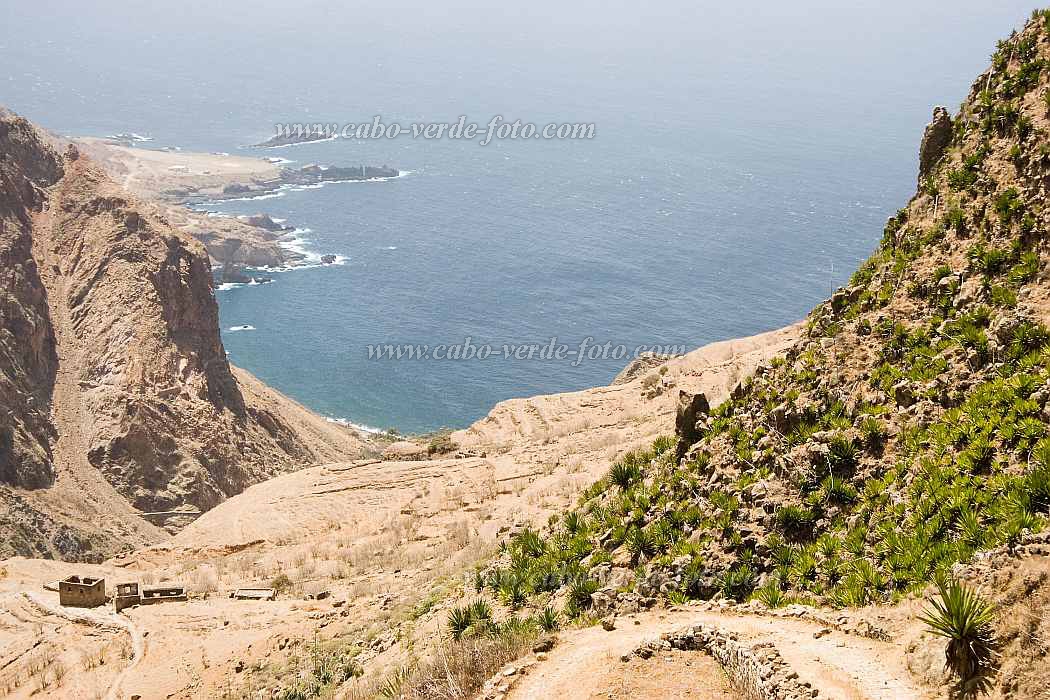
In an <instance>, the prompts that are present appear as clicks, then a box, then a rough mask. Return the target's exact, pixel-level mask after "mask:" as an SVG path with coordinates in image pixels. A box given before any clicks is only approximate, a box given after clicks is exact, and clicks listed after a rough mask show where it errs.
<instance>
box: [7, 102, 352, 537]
mask: <svg viewBox="0 0 1050 700" xmlns="http://www.w3.org/2000/svg"><path fill="white" fill-rule="evenodd" d="M0 155H2V161H0V178H2V181H0V182H2V189H0V224H2V229H0V232H2V239H0V258H2V260H3V263H4V265H3V272H2V274H3V281H4V285H3V296H2V297H0V329H2V330H0V370H2V372H0V397H2V398H3V399H4V405H5V407H7V408H8V409H9V410H8V411H6V412H5V413H6V415H4V416H2V417H0V481H2V482H3V484H5V485H6V486H7V487H9V488H8V489H5V490H4V491H3V492H2V493H3V498H4V501H5V502H6V503H7V504H8V507H7V508H6V513H5V515H4V516H0V517H2V519H3V520H4V521H5V524H6V525H8V526H9V527H10V528H11V531H12V532H13V533H14V537H13V538H12V539H11V540H10V541H9V542H6V543H5V544H4V546H5V547H6V548H7V549H6V551H7V552H15V553H24V554H29V553H43V554H60V555H62V556H67V557H68V556H95V557H97V556H99V555H100V554H101V553H100V552H98V548H99V547H102V548H103V549H110V548H112V547H113V546H115V545H117V544H118V543H119V542H122V541H124V542H126V541H131V542H139V541H141V540H142V539H143V538H145V539H147V540H148V539H155V536H156V535H157V533H156V531H155V530H154V529H153V528H152V527H151V526H148V525H146V524H145V523H142V522H133V523H132V524H131V525H128V523H129V522H132V521H131V520H129V519H128V516H131V513H132V508H133V509H137V510H140V511H166V510H172V509H175V508H179V507H184V506H196V507H197V508H200V509H207V508H211V507H212V506H214V505H216V504H217V503H219V502H221V501H222V500H223V499H225V498H226V497H227V496H229V495H231V494H234V493H238V492H240V491H241V490H243V489H244V488H245V487H246V486H248V485H250V484H252V483H255V482H258V481H261V480H263V479H265V478H267V477H269V476H273V475H274V474H276V473H279V472H281V471H285V470H287V469H290V468H294V467H296V466H302V465H306V464H311V463H316V462H317V461H319V460H320V459H322V458H346V457H348V456H355V455H356V454H358V453H359V452H360V448H361V443H360V442H359V440H358V439H357V438H356V437H355V436H354V435H353V434H352V433H350V432H349V431H345V430H341V429H337V428H335V427H334V426H322V425H320V424H321V423H322V421H320V419H316V421H315V422H314V423H313V425H314V426H315V428H316V429H311V430H310V435H309V438H306V437H304V434H303V430H302V428H303V427H304V426H306V425H307V423H310V421H309V420H307V421H306V422H303V421H302V420H300V421H298V422H296V423H295V424H292V423H290V422H289V421H288V420H286V419H285V418H284V417H283V415H282V410H283V408H284V406H283V404H284V403H288V402H286V400H284V401H281V400H278V401H277V402H276V403H275V402H274V401H273V400H272V399H274V398H275V397H276V396H277V395H276V394H275V393H272V392H271V396H270V399H271V400H270V401H269V402H267V401H256V402H248V401H246V400H245V395H244V392H242V390H241V386H240V385H239V383H238V381H237V379H236V377H235V376H234V374H233V372H232V370H231V367H230V365H229V363H228V361H227V359H226V354H225V351H224V350H223V347H222V342H221V339H220V337H219V328H218V312H217V307H216V304H215V298H214V294H213V291H212V278H211V272H210V269H209V265H208V259H207V257H206V255H205V254H204V253H203V249H202V248H201V246H200V244H198V243H197V242H195V241H193V240H192V239H190V238H188V237H187V236H185V235H183V234H181V233H178V232H176V231H174V230H173V229H172V228H171V227H169V226H168V225H167V223H166V221H165V220H164V219H163V218H162V217H160V216H159V215H157V213H156V210H155V209H153V208H152V207H150V206H144V205H143V204H141V203H140V202H137V201H136V200H134V199H133V198H131V197H130V196H129V195H128V194H127V193H126V192H124V191H123V190H121V189H120V188H119V187H118V186H117V185H115V184H114V183H113V182H111V181H110V180H109V179H108V178H107V177H106V176H105V175H104V174H103V173H102V171H101V170H100V169H99V168H98V167H96V166H95V165H94V164H93V163H92V162H91V161H89V160H88V159H87V158H84V157H81V156H80V154H79V153H78V151H77V150H76V149H75V148H74V147H70V148H68V149H67V151H66V153H65V156H64V157H60V156H59V155H58V154H57V153H56V152H55V151H54V150H53V149H52V148H51V147H50V146H49V145H48V144H47V143H46V142H45V141H44V138H43V136H42V135H41V134H40V133H39V132H38V131H37V130H36V129H35V128H34V127H32V126H31V125H30V124H29V123H28V122H26V121H25V120H23V119H20V118H18V117H14V116H11V115H5V116H2V117H0ZM262 393H265V392H264V391H263V390H262V389H256V390H253V394H254V395H261V394H262ZM299 415H300V417H302V416H301V414H299ZM315 418H316V417H315ZM64 476H65V477H66V478H68V479H74V480H76V481H77V482H78V483H77V486H76V487H73V488H71V490H70V492H69V493H67V494H66V495H68V496H70V497H71V498H72V499H73V501H72V502H66V503H65V506H64V507H62V508H60V509H58V510H57V511H56V509H55V508H53V505H54V504H51V503H48V504H47V507H44V504H45V503H47V502H48V500H49V498H50V496H49V495H48V491H49V490H51V489H54V488H56V487H59V490H60V491H61V490H63V488H62V487H69V486H70V484H68V483H60V482H63V479H64ZM99 476H101V477H102V478H101V479H99V478H98V477H99ZM85 480H86V481H85ZM103 484H104V485H103ZM100 490H101V491H102V492H106V491H109V492H112V491H114V490H115V491H116V493H118V494H119V495H120V496H121V497H122V499H123V500H125V501H126V502H127V504H130V506H131V507H132V508H128V507H126V506H125V507H124V508H122V509H120V510H122V511H123V512H122V513H119V512H118V514H116V515H115V516H114V518H113V520H114V522H113V523H110V524H109V525H113V527H109V526H108V525H107V524H103V525H102V526H101V530H102V531H105V532H106V534H105V535H103V534H101V533H100V532H99V530H100V527H99V524H98V515H99V514H98V513H94V512H93V509H91V508H87V507H86V506H85V507H84V508H79V507H78V506H77V503H78V502H84V501H87V500H90V499H95V498H99V497H100ZM52 495H53V494H52ZM38 505H39V506H40V507H39V508H38V507H37V506H38ZM111 505H112V504H111ZM27 508H28V509H30V510H31V511H35V512H32V513H27V511H26V509H27ZM106 510H108V507H107V508H101V511H102V512H103V513H104V512H105V511H106ZM78 511H79V515H80V516H84V517H83V518H80V519H86V520H87V522H86V523H85V522H81V523H79V524H75V523H70V525H69V527H70V528H72V530H71V531H70V530H67V529H66V526H64V525H58V524H56V523H47V522H46V521H50V520H58V521H64V520H65V519H66V518H69V517H71V518H72V520H73V521H75V520H77V519H78ZM89 514H90V517H88V516H89ZM131 517H132V518H133V516H131ZM42 521H44V522H42ZM119 521H124V523H123V525H121V526H120V527H117V525H116V523H117V522H119ZM120 529H125V530H128V531H127V532H123V533H120V532H117V531H116V530H120ZM76 531H83V532H79V533H78V532H76ZM132 531H137V532H135V533H134V534H132ZM89 549H91V550H92V552H91V553H90V554H89V553H88V551H87V550H89Z"/></svg>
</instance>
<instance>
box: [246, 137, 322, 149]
mask: <svg viewBox="0 0 1050 700" xmlns="http://www.w3.org/2000/svg"><path fill="white" fill-rule="evenodd" d="M337 138H339V134H334V135H332V136H329V137H328V138H325V139H310V140H309V141H296V142H294V143H282V144H280V145H279V146H267V145H266V144H265V143H260V144H258V147H259V148H291V147H292V146H307V145H309V144H311V143H324V142H325V141H335V140H336V139H337Z"/></svg>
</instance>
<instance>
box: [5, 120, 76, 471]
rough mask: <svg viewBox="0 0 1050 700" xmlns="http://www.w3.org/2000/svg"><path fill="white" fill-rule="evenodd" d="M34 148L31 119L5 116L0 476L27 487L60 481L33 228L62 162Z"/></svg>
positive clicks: (47, 328) (52, 358) (46, 322)
mask: <svg viewBox="0 0 1050 700" xmlns="http://www.w3.org/2000/svg"><path fill="white" fill-rule="evenodd" d="M35 147H36V137H35V132H34V130H33V128H32V127H31V126H30V125H29V124H28V123H26V122H24V121H20V120H16V119H12V118H0V482H3V483H6V484H10V485H13V486H21V487H26V488H41V487H44V486H48V485H50V484H51V483H52V481H53V480H54V469H53V467H52V463H51V446H50V442H51V438H52V436H53V430H52V426H51V424H50V422H49V418H48V414H49V411H50V399H51V396H50V394H51V386H52V385H53V384H54V379H55V371H56V368H57V366H58V358H57V355H56V353H55V336H54V330H53V329H52V327H51V320H50V317H49V314H48V306H47V290H46V289H45V288H44V284H43V282H42V281H41V279H40V271H39V269H38V267H37V264H36V260H35V259H34V258H33V251H32V248H33V240H32V227H33V219H34V217H36V216H39V215H40V213H41V211H42V209H43V207H44V204H45V201H46V197H45V195H44V192H43V190H44V189H45V188H47V187H49V186H50V185H52V184H53V183H54V182H55V181H57V180H58V179H59V178H60V177H61V176H62V164H61V161H60V159H59V158H58V156H57V155H56V154H55V153H54V152H53V151H50V150H49V151H46V152H44V153H43V154H37V153H35V152H34V149H35Z"/></svg>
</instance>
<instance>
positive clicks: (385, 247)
mask: <svg viewBox="0 0 1050 700" xmlns="http://www.w3.org/2000/svg"><path fill="white" fill-rule="evenodd" d="M381 250H397V246H396V245H388V246H384V247H383V248H381Z"/></svg>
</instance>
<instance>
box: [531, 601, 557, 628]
mask: <svg viewBox="0 0 1050 700" xmlns="http://www.w3.org/2000/svg"><path fill="white" fill-rule="evenodd" d="M536 624H538V625H539V626H540V628H541V629H542V630H543V631H544V632H554V631H556V630H557V629H558V628H559V627H560V626H561V619H560V617H559V615H558V612H557V611H556V610H555V609H554V608H552V607H550V606H549V605H548V606H547V607H545V608H544V609H543V610H540V611H539V612H538V613H536Z"/></svg>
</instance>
